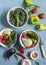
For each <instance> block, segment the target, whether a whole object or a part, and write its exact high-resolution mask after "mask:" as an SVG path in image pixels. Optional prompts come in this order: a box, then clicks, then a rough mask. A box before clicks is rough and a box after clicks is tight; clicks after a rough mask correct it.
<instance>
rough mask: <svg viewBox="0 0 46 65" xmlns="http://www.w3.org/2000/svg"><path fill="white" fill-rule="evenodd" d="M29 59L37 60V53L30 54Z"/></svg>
mask: <svg viewBox="0 0 46 65" xmlns="http://www.w3.org/2000/svg"><path fill="white" fill-rule="evenodd" d="M30 57H31V58H32V59H33V60H35V59H38V57H39V55H38V52H36V51H33V52H31V53H30Z"/></svg>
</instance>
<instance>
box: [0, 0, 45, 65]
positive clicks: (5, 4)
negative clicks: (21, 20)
mask: <svg viewBox="0 0 46 65" xmlns="http://www.w3.org/2000/svg"><path fill="white" fill-rule="evenodd" d="M22 3H23V0H0V31H1V30H2V29H4V28H11V29H13V30H16V32H17V33H18V36H19V35H20V33H21V32H22V31H24V30H26V29H34V27H35V25H30V24H29V23H28V24H27V25H25V26H24V27H23V28H20V29H14V28H12V27H10V26H9V24H8V23H7V20H6V15H7V12H8V10H9V9H10V8H12V7H15V6H21V5H22ZM33 4H37V5H39V6H40V9H39V12H38V13H37V14H36V15H38V14H39V13H41V12H43V13H45V14H46V0H33ZM40 23H43V24H45V25H46V18H45V19H43V20H40ZM37 32H38V33H39V34H40V36H41V38H42V41H43V44H44V49H45V51H46V31H37ZM17 44H19V43H17ZM17 44H16V45H17ZM16 47H17V46H14V48H15V49H16V50H17V48H16ZM7 50H8V49H6V48H3V47H1V46H0V65H20V62H21V60H22V58H21V57H19V56H18V57H19V60H18V61H16V60H15V59H14V57H13V56H12V57H11V58H10V59H9V60H7V59H5V57H4V53H5V52H6V51H7ZM33 50H34V51H37V52H38V53H39V58H38V59H37V60H31V59H30V61H31V62H32V65H35V61H38V62H39V63H40V65H44V64H46V59H44V58H42V55H41V51H40V49H39V45H38V46H37V47H36V48H35V49H33ZM33 50H29V51H33ZM27 51H28V50H26V49H25V54H26V52H27Z"/></svg>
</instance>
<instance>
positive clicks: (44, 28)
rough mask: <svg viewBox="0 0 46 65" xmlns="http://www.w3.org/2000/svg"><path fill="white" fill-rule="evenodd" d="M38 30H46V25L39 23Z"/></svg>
mask: <svg viewBox="0 0 46 65" xmlns="http://www.w3.org/2000/svg"><path fill="white" fill-rule="evenodd" d="M36 29H37V30H46V26H45V25H44V24H39V25H37V26H36Z"/></svg>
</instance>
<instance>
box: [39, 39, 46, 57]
mask: <svg viewBox="0 0 46 65" xmlns="http://www.w3.org/2000/svg"><path fill="white" fill-rule="evenodd" d="M39 45H40V50H41V53H42V56H43V57H44V58H46V53H45V50H44V47H43V42H42V40H41V38H40V43H39Z"/></svg>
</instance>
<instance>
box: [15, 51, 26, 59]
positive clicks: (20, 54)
mask: <svg viewBox="0 0 46 65" xmlns="http://www.w3.org/2000/svg"><path fill="white" fill-rule="evenodd" d="M16 54H18V55H19V56H21V57H22V58H24V59H25V58H26V57H25V56H24V55H23V54H22V53H21V52H19V53H16Z"/></svg>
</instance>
